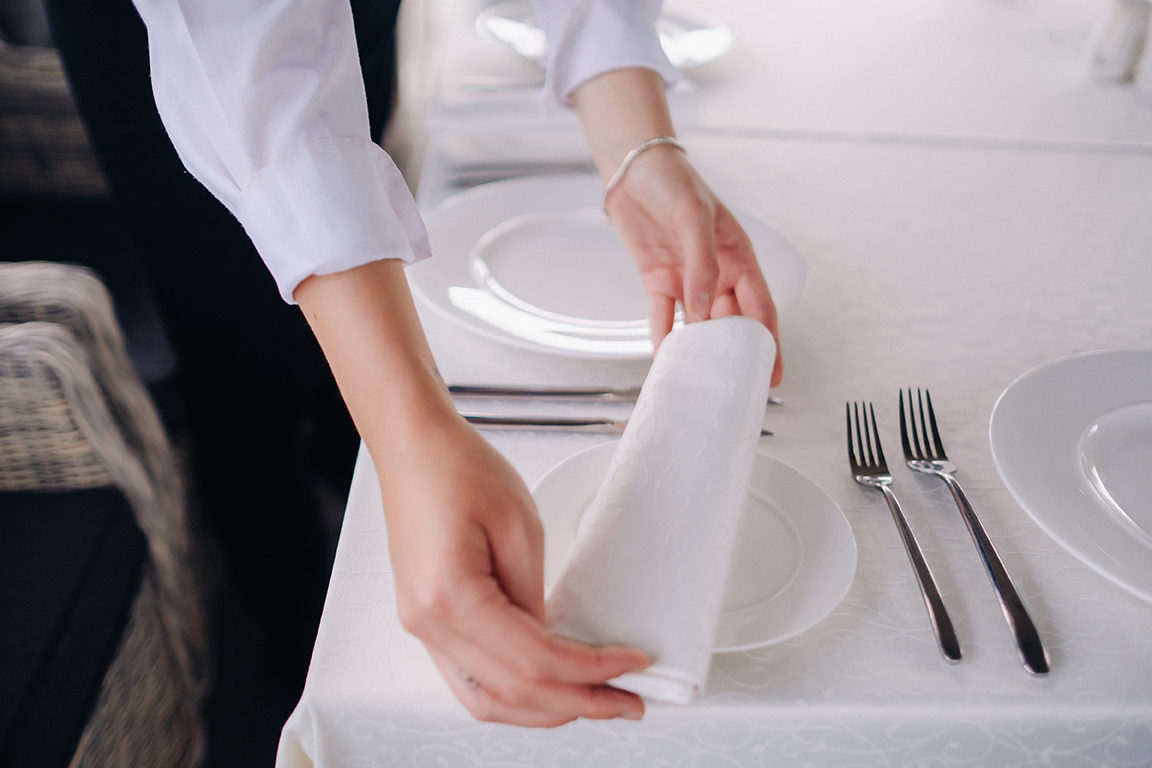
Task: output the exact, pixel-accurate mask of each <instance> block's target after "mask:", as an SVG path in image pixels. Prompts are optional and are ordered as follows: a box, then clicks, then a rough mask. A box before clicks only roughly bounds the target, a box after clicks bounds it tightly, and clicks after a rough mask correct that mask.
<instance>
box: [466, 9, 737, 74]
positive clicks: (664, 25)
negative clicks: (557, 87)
mask: <svg viewBox="0 0 1152 768" xmlns="http://www.w3.org/2000/svg"><path fill="white" fill-rule="evenodd" d="M476 31H477V32H478V33H479V34H480V36H481V37H483V38H484V39H485V40H488V41H489V42H491V43H493V44H495V45H497V46H500V47H504V48H511V49H512V50H513V51H515V52H516V53H518V54H519V55H521V56H523V57H524V58H526V59H532V61H535V62H537V63H541V64H542V63H543V62H544V58H545V57H546V56H547V52H548V46H547V43H546V42H545V40H544V32H543V30H541V29H540V28H539V27H537V26H536V16H535V14H533V13H532V4H531V2H529V0H502V2H498V3H493V4H492V5H489V6H488V7H487V8H485V9H484V10H483V11H481V12H480V14H479V15H478V16H477V17H476ZM656 32H657V33H658V34H659V35H660V47H661V48H663V49H664V55H665V56H667V57H668V61H670V62H671V63H672V66H674V67H679V68H680V69H688V68H689V67H695V66H698V65H700V64H704V63H706V62H709V61H715V60H716V59H718V58H720V57H721V56H723V55H724V54H726V53H728V51H729V50H730V49H731V48H732V32H731V31H729V30H728V28H727V27H725V26H724V25H723V24H720V23H719V22H717V21H715V20H713V19H709V18H707V17H705V16H703V15H701V14H700V13H699V12H698V11H696V10H695V9H691V8H675V7H671V6H670V7H667V8H665V9H664V10H663V11H662V12H661V14H660V19H659V20H658V21H657V22H656Z"/></svg>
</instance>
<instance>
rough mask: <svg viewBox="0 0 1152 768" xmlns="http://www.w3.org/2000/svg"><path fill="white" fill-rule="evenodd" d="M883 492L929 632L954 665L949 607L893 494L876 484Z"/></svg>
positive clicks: (957, 645) (957, 653) (955, 655)
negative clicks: (928, 625)
mask: <svg viewBox="0 0 1152 768" xmlns="http://www.w3.org/2000/svg"><path fill="white" fill-rule="evenodd" d="M876 487H877V488H879V489H880V490H881V491H883V492H884V499H885V501H887V502H888V509H890V510H891V511H892V519H893V520H894V521H895V522H896V530H898V531H899V532H900V539H901V540H902V541H903V542H904V550H905V551H906V552H907V553H908V559H909V560H911V561H912V571H913V572H914V573H915V574H916V583H917V584H919V585H920V596H921V597H923V598H924V607H925V608H927V609H928V618H930V619H931V620H932V631H933V632H935V633H936V641H937V642H938V643H939V644H940V652H941V653H943V654H944V659H945V661H948V662H949V663H952V664H955V663H956V662H958V661H960V641H959V640H957V639H956V630H955V629H953V628H952V619H950V618H948V610H947V609H946V608H945V607H944V600H943V599H942V598H941V597H940V590H939V589H938V588H937V587H936V580H935V579H934V578H932V571H931V570H929V569H928V563H927V562H926V561H925V560H924V553H923V552H921V551H920V545H919V544H917V543H916V537H914V536H913V535H912V529H911V528H909V527H908V520H907V519H906V518H905V517H904V512H903V510H901V509H900V502H898V501H896V494H894V493H892V489H891V488H889V487H888V486H887V485H878V486H876Z"/></svg>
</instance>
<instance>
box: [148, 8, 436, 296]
mask: <svg viewBox="0 0 1152 768" xmlns="http://www.w3.org/2000/svg"><path fill="white" fill-rule="evenodd" d="M135 2H136V7H137V10H138V11H139V13H140V16H141V17H142V18H143V19H144V22H145V24H146V25H147V27H148V47H149V51H150V57H151V67H152V88H153V92H154V93H155V96H156V105H157V107H158V108H159V110H160V115H161V117H162V118H163V120H164V126H165V128H166V129H167V131H168V135H169V136H170V137H171V139H172V143H173V144H174V145H175V147H176V151H177V152H178V153H179V155H180V159H181V160H182V161H183V162H184V165H185V167H186V168H188V170H189V171H191V172H192V174H193V175H195V176H196V178H197V179H199V180H200V181H201V182H202V183H203V184H204V185H205V186H206V187H208V189H209V190H211V192H212V193H213V194H214V195H215V196H216V197H217V198H219V200H220V201H221V202H223V203H224V205H225V206H227V207H228V209H229V210H230V211H232V213H233V214H234V215H235V216H236V217H237V218H238V219H239V220H240V222H241V224H243V226H244V229H245V231H246V232H247V233H248V236H249V237H250V238H251V239H252V242H253V243H254V244H255V246H256V249H257V251H259V253H260V256H261V257H262V258H263V259H264V262H265V264H267V266H268V269H269V271H271V273H272V276H273V277H274V278H275V279H276V284H277V286H278V287H279V289H280V293H281V295H282V296H283V297H284V299H285V300H286V301H288V302H290V303H292V302H293V298H292V292H293V291H294V290H295V289H296V286H297V285H298V284H299V283H300V282H301V281H302V280H304V278H306V277H308V276H309V275H313V274H317V275H323V274H330V273H333V272H340V271H343V270H346V269H351V268H352V267H356V266H360V265H362V264H366V263H368V262H371V261H376V260H378V259H387V258H398V259H401V260H403V261H404V262H405V263H412V262H413V261H416V260H418V259H421V258H423V257H425V256H427V255H429V247H428V236H427V233H426V232H425V230H424V224H423V222H422V221H421V218H420V214H419V212H418V210H417V208H416V203H415V202H414V201H413V199H412V195H411V194H410V193H409V191H408V187H407V186H406V185H405V183H404V179H403V178H402V177H401V175H400V172H399V171H398V170H397V168H396V166H395V165H394V164H393V163H392V160H391V159H390V158H389V157H388V156H387V154H385V153H384V150H382V149H381V148H380V147H379V146H377V145H376V144H375V143H374V142H373V141H372V140H371V138H370V136H369V129H368V107H367V98H366V96H365V93H364V81H363V76H362V74H361V72H360V64H359V60H358V57H357V50H356V38H355V31H354V29H353V26H352V11H351V8H350V6H349V5H348V3H347V2H342V1H341V0H135Z"/></svg>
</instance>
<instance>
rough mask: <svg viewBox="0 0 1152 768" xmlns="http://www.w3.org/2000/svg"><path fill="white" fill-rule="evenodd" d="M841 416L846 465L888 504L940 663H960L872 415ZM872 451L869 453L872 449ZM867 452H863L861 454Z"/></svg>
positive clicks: (853, 410)
mask: <svg viewBox="0 0 1152 768" xmlns="http://www.w3.org/2000/svg"><path fill="white" fill-rule="evenodd" d="M861 410H863V411H864V426H863V428H861V425H860V411H861ZM869 412H871V416H872V418H871V432H869V418H868V416H869ZM844 414H845V418H846V420H847V422H848V465H849V467H850V468H851V469H852V475H853V477H855V478H856V482H858V483H860V484H861V485H867V486H869V487H871V488H876V489H878V490H880V492H881V493H883V494H884V500H885V501H887V502H888V509H890V510H891V511H892V519H893V520H894V521H895V522H896V530H898V531H899V532H900V539H901V540H902V541H903V542H904V549H905V551H906V552H907V553H908V559H909V560H911V561H912V571H913V572H914V573H915V574H916V583H917V584H919V585H920V596H921V597H923V598H924V607H925V608H927V609H928V618H930V619H931V620H932V630H933V631H934V632H935V633H936V641H937V642H938V643H939V645H940V652H941V653H943V654H944V660H945V661H947V662H949V663H951V664H955V663H956V662H958V661H960V641H959V640H957V639H956V630H954V629H953V628H952V620H951V619H950V618H948V611H947V609H945V608H944V600H943V599H941V597H940V590H939V589H937V587H936V580H935V579H933V578H932V571H931V570H929V568H928V563H927V562H925V560H924V553H923V552H921V551H920V545H919V544H917V543H916V537H914V536H913V535H912V529H911V528H909V527H908V521H907V520H906V519H905V518H904V512H903V511H902V510H901V509H900V502H898V501H896V494H894V493H892V489H891V488H889V487H888V486H890V485H891V484H892V475H891V473H889V472H888V464H887V463H886V462H885V461H884V449H883V448H882V447H880V432H879V430H877V429H876V412H875V410H873V409H872V404H871V403H869V404H868V405H867V406H866V407H864V408H863V409H861V408H860V407H858V406H857V405H856V404H855V403H852V404H848V403H845V405H844ZM853 414H855V416H856V423H855V427H856V430H855V436H856V442H855V446H853V441H852V436H853V430H852V427H853V423H852V416H853ZM873 445H875V447H876V451H875V453H873V451H872V447H873ZM865 448H867V451H865Z"/></svg>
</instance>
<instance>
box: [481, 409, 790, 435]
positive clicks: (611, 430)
mask: <svg viewBox="0 0 1152 768" xmlns="http://www.w3.org/2000/svg"><path fill="white" fill-rule="evenodd" d="M460 415H461V416H463V417H464V419H465V420H466V421H467V422H468V423H470V424H471V425H472V426H474V427H476V428H477V429H496V430H529V431H534V432H593V433H598V434H618V433H620V432H623V431H624V429H625V427H627V426H628V422H627V421H623V420H620V419H601V418H584V417H573V416H558V417H551V416H503V415H500V414H494V413H474V412H471V411H460ZM760 436H761V437H771V436H772V433H771V432H769V431H768V430H766V429H761V430H760Z"/></svg>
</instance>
